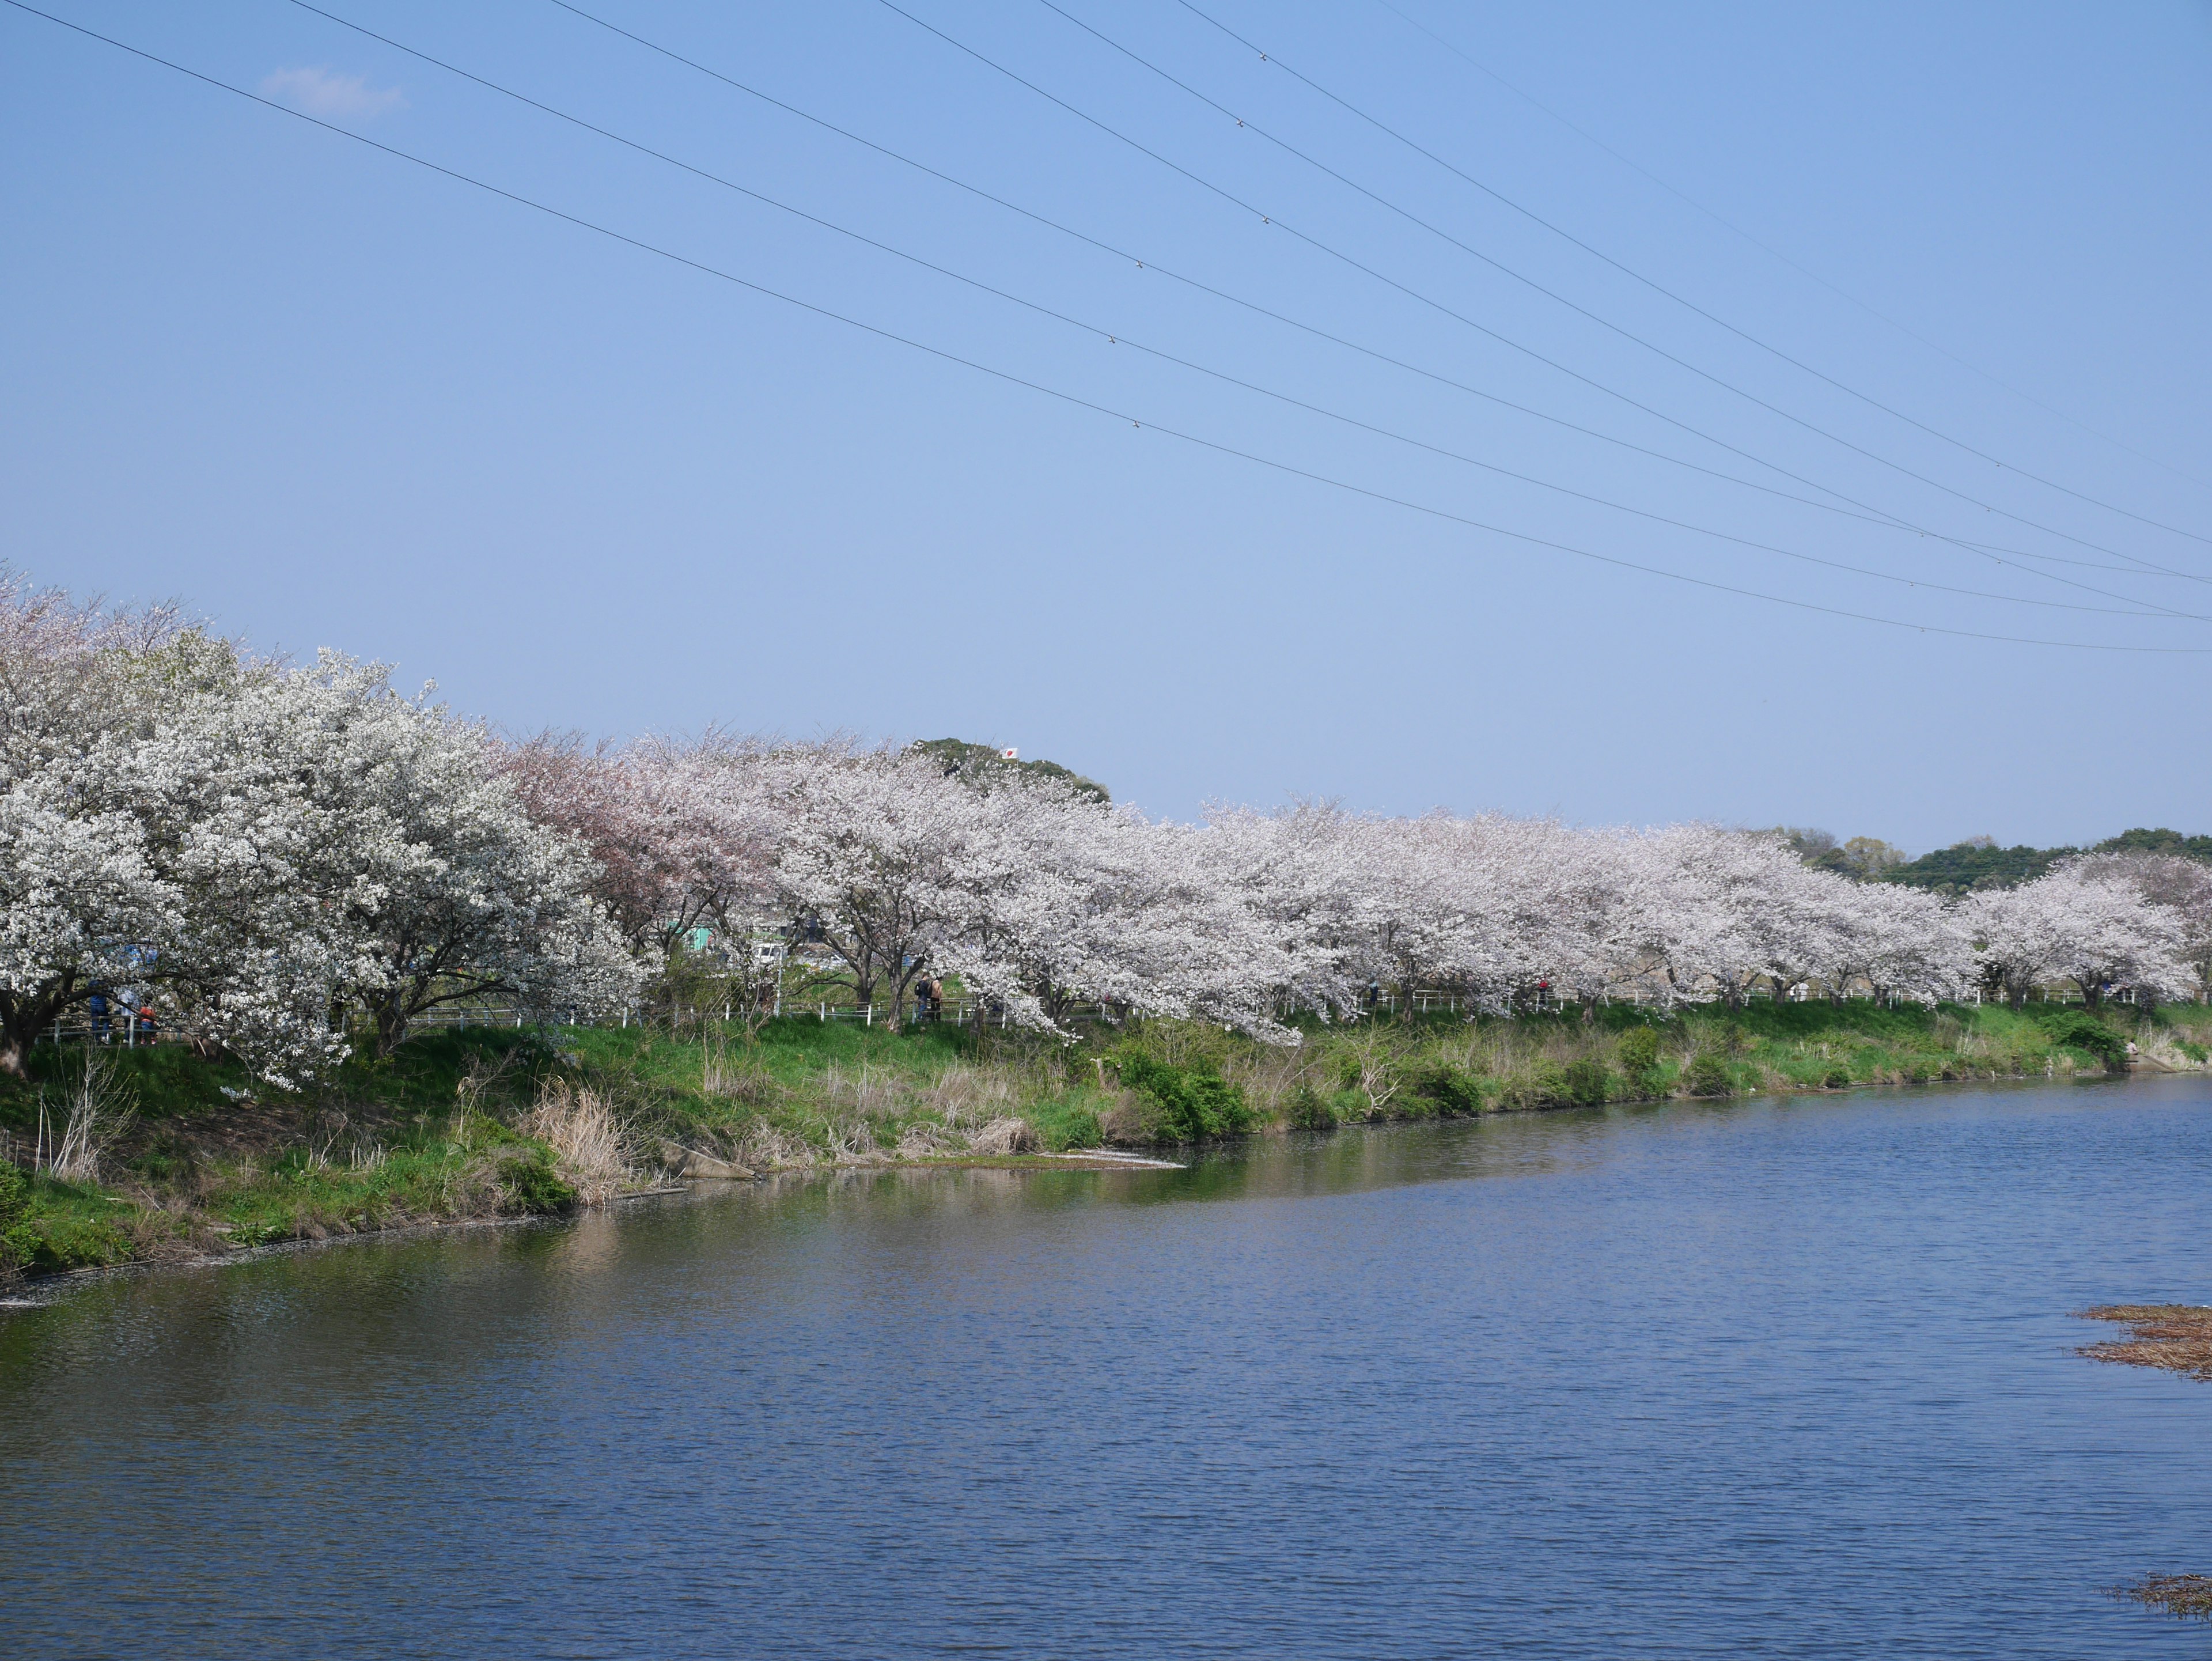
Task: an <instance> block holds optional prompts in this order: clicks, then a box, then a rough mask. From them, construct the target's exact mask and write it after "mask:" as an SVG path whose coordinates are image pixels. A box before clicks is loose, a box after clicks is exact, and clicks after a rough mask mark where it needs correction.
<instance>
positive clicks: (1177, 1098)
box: [1121, 1056, 1252, 1142]
mask: <svg viewBox="0 0 2212 1661" xmlns="http://www.w3.org/2000/svg"><path fill="white" fill-rule="evenodd" d="M1121 1082H1122V1083H1123V1084H1124V1085H1125V1086H1127V1087H1128V1088H1130V1089H1132V1090H1134V1091H1138V1092H1140V1093H1142V1094H1144V1095H1146V1096H1149V1097H1151V1098H1152V1100H1153V1101H1155V1102H1157V1103H1158V1104H1159V1110H1160V1128H1161V1129H1162V1130H1163V1131H1164V1133H1165V1134H1166V1135H1168V1136H1169V1137H1170V1138H1171V1139H1173V1140H1174V1141H1182V1142H1194V1141H1200V1140H1202V1139H1204V1138H1205V1137H1207V1136H1227V1135H1234V1134H1235V1133H1237V1132H1238V1131H1240V1130H1243V1129H1246V1128H1247V1127H1248V1126H1249V1125H1250V1123H1252V1111H1251V1110H1250V1109H1249V1108H1248V1107H1247V1106H1245V1104H1244V1092H1243V1091H1241V1090H1239V1089H1237V1086H1235V1085H1232V1084H1231V1083H1230V1082H1229V1081H1228V1080H1226V1079H1225V1078H1223V1077H1222V1076H1221V1075H1220V1074H1218V1073H1214V1072H1210V1071H1208V1070H1206V1069H1205V1068H1198V1067H1177V1066H1176V1065H1175V1064H1174V1063H1173V1062H1163V1061H1156V1060H1154V1059H1153V1058H1152V1056H1129V1057H1128V1058H1127V1059H1126V1060H1124V1061H1123V1062H1121Z"/></svg>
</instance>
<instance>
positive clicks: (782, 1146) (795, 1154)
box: [737, 1118, 818, 1171]
mask: <svg viewBox="0 0 2212 1661" xmlns="http://www.w3.org/2000/svg"><path fill="white" fill-rule="evenodd" d="M817 1162H818V1160H817V1154H816V1153H815V1151H814V1150H813V1148H811V1147H809V1146H808V1145H807V1144H806V1143H805V1142H804V1141H801V1140H799V1138H798V1137H796V1136H791V1135H786V1134H785V1133H784V1132H783V1131H781V1130H779V1129H777V1128H776V1127H775V1125H773V1124H771V1123H769V1122H768V1121H767V1120H766V1119H764V1118H758V1119H755V1120H754V1121H753V1122H752V1123H750V1125H748V1126H746V1127H745V1133H744V1135H742V1136H740V1137H739V1138H738V1148H737V1163H738V1164H739V1165H744V1166H746V1167H747V1168H748V1169H750V1170H753V1171H808V1170H811V1169H812V1168H813V1167H814V1165H816V1164H817Z"/></svg>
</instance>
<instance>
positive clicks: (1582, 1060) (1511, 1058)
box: [0, 1003, 2212, 1273]
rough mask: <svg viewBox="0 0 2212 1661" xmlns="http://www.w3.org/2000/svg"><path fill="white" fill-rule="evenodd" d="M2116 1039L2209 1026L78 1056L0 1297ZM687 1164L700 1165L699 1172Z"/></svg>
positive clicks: (1138, 1033) (1793, 1019)
mask: <svg viewBox="0 0 2212 1661" xmlns="http://www.w3.org/2000/svg"><path fill="white" fill-rule="evenodd" d="M2130 1040H2133V1041H2134V1042H2136V1043H2137V1044H2138V1046H2139V1050H2140V1058H2141V1059H2142V1061H2144V1062H2149V1063H2151V1064H2154V1065H2162V1066H2166V1067H2169V1068H2197V1067H2201V1066H2203V1065H2204V1063H2205V1062H2206V1059H2207V1054H2208V1051H2207V1048H2206V1046H2207V1044H2208V1043H2212V1009H2205V1008H2201V1007H2196V1006H2177V1007H2170V1008H2168V1009H2165V1010H2161V1011H2159V1012H2157V1013H2156V1014H2154V1015H2153V1016H2150V1017H2148V1018H2144V1017H2142V1016H2140V1015H2139V1014H2138V1013H2136V1011H2134V1010H2132V1009H2130V1008H2126V1007H2118V1008H2112V1009H2108V1010H2106V1011H2105V1012H2103V1013H2102V1014H2101V1015H2100V1016H2097V1017H2092V1016H2089V1015H2087V1014H2085V1013H2083V1012H2082V1011H2081V1010H2080V1009H2079V1008H2078V1007H2077V1008H2074V1009H2070V1010H2069V1009H2063V1008H2060V1007H2052V1008H2051V1009H2048V1010H2044V1009H2041V1008H2040V1007H2036V1006H2031V1007H2030V1009H2029V1011H2028V1012H2027V1013H2024V1014H2015V1013H2012V1012H2011V1011H2009V1010H2007V1009H2002V1008H1995V1007H1983V1008H1973V1007H1963V1006H1946V1007H1942V1008H1941V1009H1938V1010H1933V1011H1930V1010H1924V1009H1917V1008H1905V1009H1897V1010H1891V1009H1886V1008H1881V1007H1875V1006H1872V1005H1869V1004H1851V1005H1846V1006H1844V1007H1830V1006H1828V1005H1826V1004H1782V1005H1772V1004H1765V1003H1761V1004H1754V1005H1753V1006H1752V1007H1749V1008H1747V1009H1746V1010H1743V1011H1741V1012H1739V1013H1729V1012H1728V1011H1726V1010H1722V1009H1717V1008H1701V1009H1696V1010H1691V1011H1688V1012H1685V1013H1680V1014H1678V1015H1676V1016H1675V1017H1674V1018H1673V1019H1668V1020H1665V1021H1653V1020H1647V1019H1645V1018H1644V1015H1643V1014H1642V1013H1640V1012H1638V1011H1636V1010H1633V1009H1628V1008H1617V1009H1611V1010H1606V1011H1601V1012H1600V1019H1598V1020H1596V1021H1595V1022H1594V1023H1590V1024H1587V1025H1586V1024H1584V1023H1583V1022H1582V1021H1580V1020H1578V1019H1575V1018H1573V1017H1571V1016H1568V1017H1553V1016H1544V1017H1533V1018H1522V1019H1516V1020H1492V1019H1482V1020H1477V1021H1472V1022H1470V1021H1467V1020H1463V1019H1458V1018H1455V1017H1450V1016H1433V1017H1425V1018H1422V1019H1416V1020H1411V1021H1391V1020H1385V1021H1382V1022H1375V1023H1363V1024H1359V1025H1354V1026H1351V1027H1346V1026H1343V1025H1334V1026H1322V1025H1319V1024H1317V1023H1316V1024H1309V1025H1308V1026H1307V1030H1306V1042H1305V1043H1304V1044H1303V1045H1301V1046H1300V1047H1298V1048H1296V1049H1284V1048H1278V1047H1271V1046H1267V1045H1261V1044H1257V1043H1252V1042H1251V1041H1249V1040H1247V1039H1244V1038H1242V1037H1237V1036H1236V1035H1234V1034H1231V1033H1225V1032H1223V1031H1219V1030H1218V1029H1217V1028H1212V1027H1207V1026H1205V1025H1200V1024H1195V1023H1189V1022H1169V1021H1156V1022H1149V1023H1144V1024H1141V1025H1133V1026H1131V1027H1128V1028H1124V1029H1099V1030H1097V1031H1092V1032H1091V1033H1089V1034H1088V1035H1086V1037H1085V1038H1084V1040H1083V1041H1082V1042H1081V1043H1076V1044H1073V1045H1065V1046H1063V1045H1060V1044H1059V1043H1054V1042H1051V1041H1048V1040H1043V1039H1039V1038H1036V1037H1030V1036H1025V1035H1021V1034H1000V1033H996V1032H994V1033H987V1034H985V1035H982V1036H981V1037H977V1036H974V1035H970V1034H966V1033H962V1032H958V1031H951V1030H947V1029H943V1028H937V1029H931V1030H929V1031H922V1032H915V1033H895V1032H890V1031H884V1029H882V1028H880V1027H878V1028H872V1029H869V1028H859V1027H854V1026H852V1025H839V1024H834V1023H833V1024H831V1025H821V1024H819V1023H817V1022H816V1021H814V1020H811V1019H792V1020H782V1021H775V1022H771V1023H769V1025H767V1026H766V1027H765V1028H763V1030H762V1031H761V1032H760V1033H759V1034H758V1035H757V1037H756V1038H754V1039H752V1040H750V1041H748V1040H747V1039H746V1038H745V1037H744V1035H743V1034H742V1033H739V1032H738V1031H728V1032H724V1031H719V1030H717V1029H715V1028H714V1027H713V1026H712V1025H709V1026H708V1027H707V1028H705V1029H702V1030H697V1031H685V1032H682V1033H671V1032H668V1031H662V1030H658V1029H651V1028H637V1027H632V1028H629V1029H564V1030H557V1031H554V1032H552V1033H550V1034H547V1035H545V1036H544V1037H539V1036H538V1035H536V1034H532V1033H518V1032H513V1031H487V1030H483V1029H474V1030H471V1031H462V1032H452V1031H448V1032H442V1033H438V1034H432V1035H426V1036H424V1037H419V1038H416V1039H414V1040H412V1041H410V1043H407V1044H405V1045H404V1046H402V1048H401V1049H400V1050H399V1051H398V1053H397V1054H396V1055H394V1056H391V1057H389V1058H387V1059H385V1060H381V1061H370V1060H365V1059H363V1060H356V1061H355V1062H349V1064H348V1065H347V1066H346V1067H344V1068H342V1069H341V1070H340V1071H339V1073H338V1074H337V1075H336V1076H335V1077H334V1078H333V1079H332V1080H331V1081H330V1083H329V1084H328V1085H327V1086H325V1087H324V1088H322V1089H320V1090H319V1091H318V1092H315V1093H314V1094H313V1096H312V1097H310V1098H283V1097H277V1096H275V1095H272V1094H271V1093H270V1092H267V1091H265V1090H263V1089H258V1088H257V1087H256V1086H254V1085H253V1082H252V1080H250V1079H249V1078H248V1077H247V1076H246V1074H245V1073H244V1071H243V1070H242V1069H241V1068H238V1067H236V1066H235V1065H234V1064H230V1063H227V1062H208V1061H204V1060H202V1059H200V1058H198V1057H197V1056H193V1055H191V1053H190V1052H188V1051H187V1050H184V1049H183V1048H181V1047H176V1046H164V1047H162V1048H160V1049H157V1050H112V1049H111V1050H106V1051H103V1052H100V1053H101V1054H102V1055H103V1056H104V1057H105V1059H106V1062H107V1063H108V1064H109V1076H108V1079H107V1080H106V1084H105V1085H104V1086H103V1087H102V1090H101V1094H102V1095H103V1096H104V1097H105V1098H106V1099H105V1104H104V1109H103V1111H102V1112H101V1113H100V1115H97V1116H96V1118H97V1119H98V1121H99V1123H96V1125H95V1126H94V1138H93V1140H94V1141H95V1142H103V1143H105V1146H104V1147H101V1148H100V1150H99V1152H98V1157H97V1159H95V1160H94V1161H92V1162H91V1163H90V1165H89V1166H88V1165H85V1164H82V1163H80V1165H79V1166H78V1167H77V1170H76V1180H73V1181H62V1180H59V1179H58V1178H56V1177H53V1176H52V1175H49V1174H39V1175H35V1176H27V1177H21V1178H20V1179H18V1178H15V1177H11V1175H10V1173H9V1168H6V1167H0V1273H5V1272H7V1271H8V1270H9V1269H18V1268H21V1269H31V1270H33V1271H44V1270H52V1269H67V1268H73V1267H79V1266H84V1265H90V1264H98V1263H112V1262H131V1261H145V1260H159V1259H161V1258H164V1257H172V1256H188V1255H191V1254H194V1253H196V1252H204V1251H210V1250H221V1249H223V1248H225V1247H237V1246H241V1245H252V1244H261V1243H264V1242H269V1241H274V1240H282V1239H293V1238H324V1237H326V1236H329V1235H332V1234H340V1233H349V1232H362V1231H365V1230H370V1229H376V1228H384V1227H391V1226H400V1225H405V1224H409V1223H417V1222H441V1221H452V1220H461V1219H465V1218H476V1217H490V1216H496V1215H500V1214H517V1213H528V1212H537V1211H557V1210H561V1209H564V1208H568V1207H570V1206H573V1205H575V1204H578V1203H587V1202H591V1201H592V1200H594V1199H598V1198H602V1197H605V1196H609V1195H611V1194H613V1193H617V1192H619V1191H622V1190H623V1189H626V1188H635V1187H640V1186H644V1185H648V1184H650V1183H654V1182H657V1181H659V1180H661V1177H660V1173H661V1172H662V1171H665V1170H670V1169H680V1168H683V1167H684V1166H685V1165H690V1167H691V1168H692V1169H694V1170H716V1169H722V1168H729V1169H734V1170H741V1171H787V1170H793V1169H808V1168H813V1167H819V1166H824V1165H854V1164H871V1163H881V1162H886V1161H908V1162H919V1161H927V1160H945V1159H957V1160H963V1161H969V1162H972V1161H974V1160H976V1159H989V1160H992V1161H994V1162H996V1161H1000V1160H1020V1159H1026V1158H1030V1157H1034V1156H1036V1155H1037V1154H1041V1153H1058V1152H1064V1151H1066V1150H1069V1149H1078V1148H1083V1147H1097V1146H1099V1145H1101V1144H1102V1143H1119V1144H1122V1145H1127V1146H1147V1145H1156V1144H1165V1143H1177V1142H1188V1141H1198V1140H1201V1139H1204V1138H1207V1137H1214V1136H1225V1135H1238V1134H1243V1133H1249V1132H1267V1131H1272V1130H1283V1129H1300V1130H1308V1131H1319V1130H1328V1129H1334V1128H1335V1127H1336V1126H1339V1125H1342V1124H1346V1123H1372V1122H1379V1121H1387V1120H1400V1119H1419V1118H1436V1117H1449V1116H1464V1115H1468V1114H1474V1113H1488V1112H1501V1111H1511V1110H1526V1109H1534V1108H1546V1107H1563V1106H1572V1105H1595V1104H1601V1103H1605V1102H1621V1101H1652V1100H1662V1099H1666V1098H1671V1097H1677V1096H1695V1097H1717V1096H1728V1095H1737V1094H1744V1093H1749V1092H1763V1091H1775V1090H1820V1089H1840V1088H1845V1087H1849V1086H1858V1085H1868V1084H1904V1083H1919V1082H1924V1081H1929V1080H1939V1079H1957V1080H1970V1079H1996V1078H2011V1077H2023V1076H2045V1075H2057V1074H2075V1073H2081V1072H2086V1071H2100V1070H2103V1069H2104V1068H2106V1066H2107V1065H2108V1064H2111V1065H2119V1064H2122V1062H2124V1057H2125V1053H2126V1045H2127V1043H2129V1042H2130ZM81 1057H82V1052H75V1051H72V1052H64V1053H58V1052H56V1051H54V1050H51V1049H45V1050H40V1051H38V1052H37V1056H36V1066H35V1068H34V1074H33V1078H32V1079H30V1080H0V1131H4V1132H5V1133H6V1134H7V1135H9V1138H10V1141H11V1143H12V1147H13V1149H14V1151H15V1154H16V1156H17V1158H18V1159H21V1158H22V1157H23V1156H24V1155H25V1154H27V1153H28V1152H29V1151H30V1148H31V1147H32V1146H33V1144H34V1143H35V1141H37V1139H38V1135H39V1133H38V1129H37V1123H38V1117H39V1112H40V1100H41V1098H42V1097H43V1098H44V1100H45V1103H46V1117H47V1120H48V1123H49V1127H50V1128H49V1130H48V1132H47V1137H46V1140H47V1141H48V1144H49V1146H51V1145H52V1141H53V1140H54V1139H55V1137H56V1136H57V1135H58V1133H59V1128H60V1126H61V1125H62V1124H63V1123H64V1122H65V1121H66V1119H67V1117H68V1114H69V1110H70V1101H71V1099H72V1098H75V1097H76V1096H79V1095H81V1094H82V1059H81ZM710 1162H711V1163H710Z"/></svg>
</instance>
